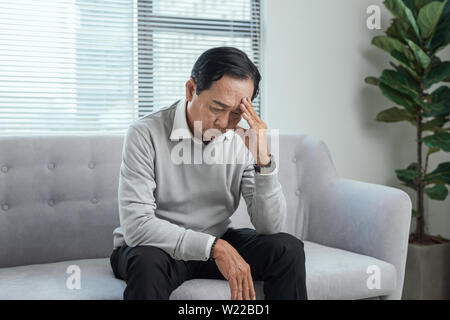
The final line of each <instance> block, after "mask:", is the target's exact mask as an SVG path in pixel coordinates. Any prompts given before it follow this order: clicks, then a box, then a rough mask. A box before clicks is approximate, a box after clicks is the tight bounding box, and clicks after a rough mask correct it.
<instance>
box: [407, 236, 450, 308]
mask: <svg viewBox="0 0 450 320" xmlns="http://www.w3.org/2000/svg"><path fill="white" fill-rule="evenodd" d="M402 299H403V300H431V299H433V300H445V299H450V242H446V243H440V244H431V245H418V244H412V243H410V244H408V256H407V259H406V269H405V281H404V286H403V295H402Z"/></svg>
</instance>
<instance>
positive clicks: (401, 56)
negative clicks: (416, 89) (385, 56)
mask: <svg viewBox="0 0 450 320" xmlns="http://www.w3.org/2000/svg"><path fill="white" fill-rule="evenodd" d="M391 56H392V57H393V58H394V59H395V60H397V61H398V63H400V65H402V66H403V67H404V68H405V69H406V70H407V71H408V73H409V74H410V75H411V76H413V77H414V79H416V80H418V81H419V80H420V77H419V75H418V74H417V72H416V71H415V70H414V66H412V65H411V64H410V62H409V60H408V59H407V58H406V56H405V55H404V54H403V53H401V52H400V51H397V50H393V51H392V52H391Z"/></svg>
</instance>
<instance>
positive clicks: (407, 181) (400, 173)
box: [395, 162, 419, 190]
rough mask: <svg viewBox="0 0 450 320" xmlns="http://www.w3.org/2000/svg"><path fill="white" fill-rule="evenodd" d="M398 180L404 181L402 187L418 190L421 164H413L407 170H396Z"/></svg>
mask: <svg viewBox="0 0 450 320" xmlns="http://www.w3.org/2000/svg"><path fill="white" fill-rule="evenodd" d="M395 173H396V175H397V178H398V179H399V180H400V181H403V183H402V185H404V186H406V187H409V188H411V189H413V190H417V181H416V179H417V177H418V176H419V164H418V163H417V162H413V163H411V164H410V165H409V166H408V167H407V168H406V170H395Z"/></svg>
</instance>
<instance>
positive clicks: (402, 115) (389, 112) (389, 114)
mask: <svg viewBox="0 0 450 320" xmlns="http://www.w3.org/2000/svg"><path fill="white" fill-rule="evenodd" d="M376 120H377V121H380V122H398V121H409V122H414V121H415V118H414V116H413V115H411V114H410V113H409V112H408V111H406V110H405V109H399V108H397V107H392V108H390V109H386V110H383V111H381V112H380V113H378V114H377V117H376Z"/></svg>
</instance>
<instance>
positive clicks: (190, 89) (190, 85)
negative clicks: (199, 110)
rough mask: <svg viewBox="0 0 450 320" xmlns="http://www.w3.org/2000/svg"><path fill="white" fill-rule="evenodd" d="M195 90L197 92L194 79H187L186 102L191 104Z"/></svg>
mask: <svg viewBox="0 0 450 320" xmlns="http://www.w3.org/2000/svg"><path fill="white" fill-rule="evenodd" d="M195 90H197V85H196V83H195V80H194V78H192V77H191V78H189V80H188V81H186V100H187V101H189V102H191V101H192V99H193V98H194V95H195Z"/></svg>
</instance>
